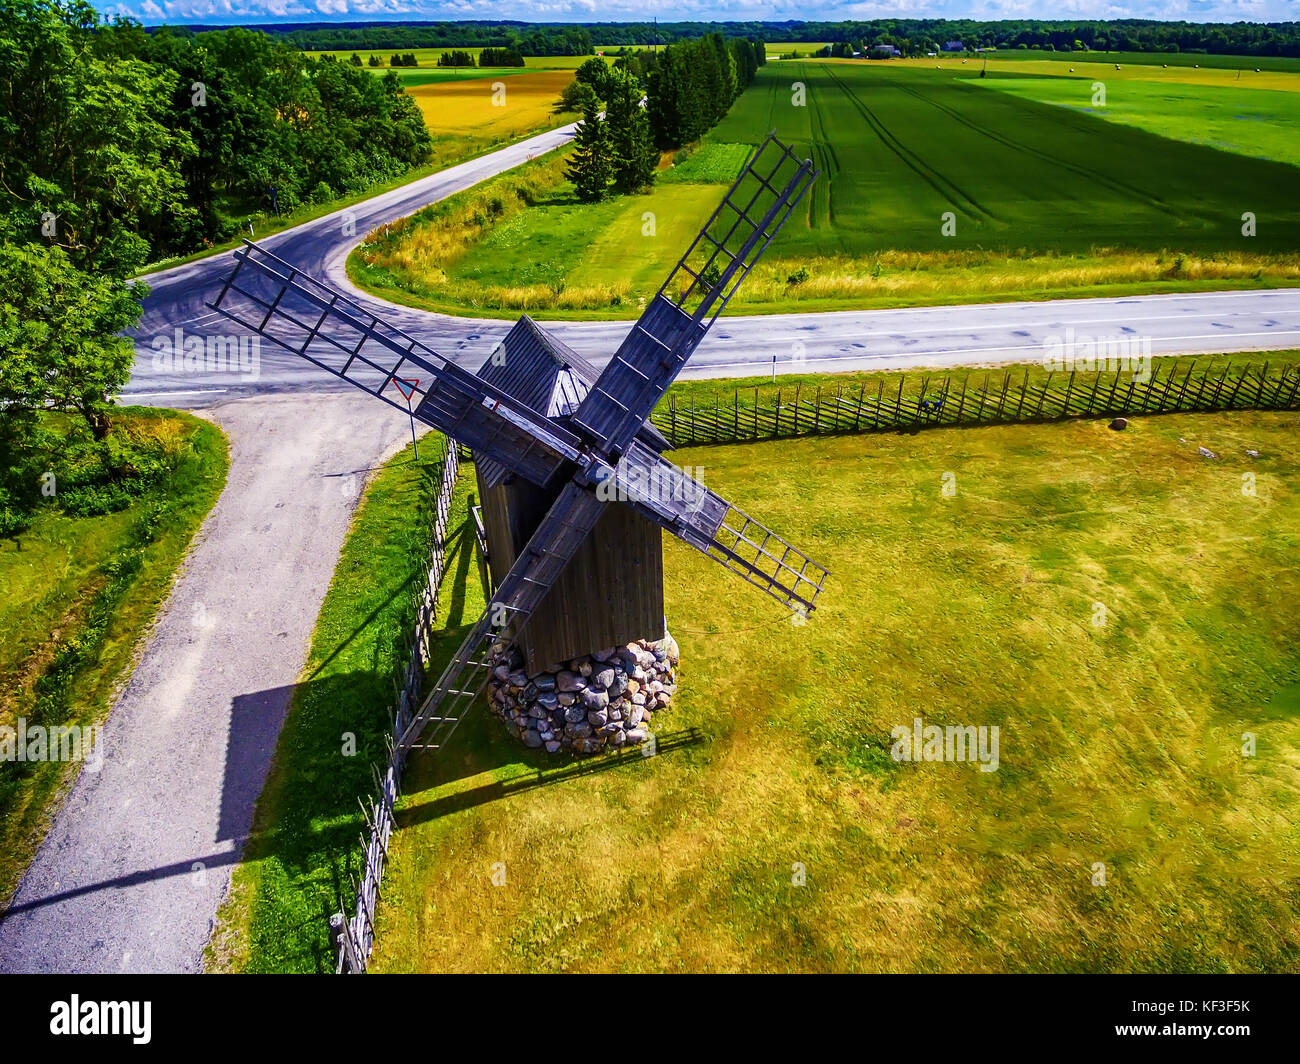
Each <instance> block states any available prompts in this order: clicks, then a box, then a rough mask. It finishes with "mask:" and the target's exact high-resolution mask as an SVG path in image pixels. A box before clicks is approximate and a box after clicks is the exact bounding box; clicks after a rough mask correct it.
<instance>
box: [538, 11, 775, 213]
mask: <svg viewBox="0 0 1300 1064" xmlns="http://www.w3.org/2000/svg"><path fill="white" fill-rule="evenodd" d="M766 61H767V56H766V50H765V49H764V46H763V44H762V42H760V41H748V40H728V39H727V38H725V37H723V35H722V34H720V33H710V34H708V35H707V36H705V37H701V38H699V39H698V40H692V41H682V42H679V43H677V44H671V45H669V46H667V47H666V48H664V49H662V50H658V51H649V50H645V49H642V50H639V51H633V50H625V51H624V53H623V54H621V55H620V56H619V57H618V58H617V59H615V61H614V63H613V64H612V65H610V64H607V63H606V62H605V61H604V60H602V59H589V60H587V62H585V63H583V64H582V66H581V67H579V68H578V71H577V75H576V77H575V79H574V81H573V83H572V84H571V85H570V86H569V87H568V88H566V90H565V93H564V95H563V96H562V98H561V106H563V107H564V108H565V109H566V110H580V111H582V121H581V122H580V123H579V124H578V129H577V133H576V134H575V136H574V150H573V155H572V157H571V159H570V163H569V168H568V176H569V180H570V181H572V182H573V186H574V189H575V191H576V192H577V196H578V198H579V199H580V200H582V201H584V202H592V201H594V200H598V199H601V198H602V197H604V196H605V195H607V194H608V193H610V192H615V193H619V194H623V195H626V194H628V193H632V192H638V191H640V190H642V189H644V188H645V187H646V186H648V185H649V184H651V182H653V180H654V174H655V169H656V166H657V165H658V161H659V153H660V152H661V151H666V150H669V149H671V148H679V147H681V146H682V145H684V144H689V143H690V142H691V141H694V140H698V139H699V138H700V137H701V136H703V134H704V133H706V132H707V131H708V130H709V129H711V128H712V127H713V126H714V125H716V124H717V122H718V120H719V119H721V118H722V116H723V115H725V114H726V113H727V111H728V110H729V109H730V108H731V105H732V103H733V102H734V101H735V99H736V97H737V96H739V95H740V94H741V93H742V92H743V91H744V90H745V89H746V88H747V87H748V86H749V84H750V83H751V82H752V81H753V80H754V75H755V74H756V73H757V72H758V68H759V66H761V65H762V64H763V63H765V62H766Z"/></svg>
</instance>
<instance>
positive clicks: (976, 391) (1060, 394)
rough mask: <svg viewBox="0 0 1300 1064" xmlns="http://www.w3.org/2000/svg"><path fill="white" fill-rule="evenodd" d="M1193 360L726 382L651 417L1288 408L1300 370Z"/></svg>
mask: <svg viewBox="0 0 1300 1064" xmlns="http://www.w3.org/2000/svg"><path fill="white" fill-rule="evenodd" d="M1195 369H1196V363H1195V361H1193V362H1192V363H1190V364H1188V365H1186V366H1185V367H1182V366H1179V365H1177V364H1171V365H1170V366H1169V367H1168V368H1167V369H1164V370H1163V376H1162V375H1161V374H1162V369H1161V367H1160V364H1159V362H1158V361H1157V362H1154V363H1153V364H1152V370H1151V376H1150V379H1149V380H1146V381H1138V380H1137V379H1136V377H1135V375H1132V374H1129V373H1113V374H1111V373H1088V374H1085V373H1080V372H1078V371H1076V372H1072V373H1069V374H1064V373H1055V374H1053V373H1049V374H1048V375H1047V377H1046V378H1044V379H1042V380H1037V381H1034V382H1032V383H1031V382H1030V380H1029V371H1028V370H1024V371H1022V372H1020V373H1017V372H1015V371H1009V370H1008V371H1003V372H1002V373H996V372H993V371H990V372H988V373H986V374H984V376H983V379H982V380H977V379H976V377H975V376H974V375H969V374H965V375H962V376H960V377H957V376H954V375H952V374H948V375H936V374H928V373H927V374H917V375H913V376H912V377H911V379H910V384H911V387H909V386H908V385H909V377H908V375H907V374H901V375H900V376H899V378H898V383H897V385H894V384H893V382H892V381H891V382H890V384H889V386H888V387H886V383H885V380H884V378H883V377H881V378H880V379H879V380H878V381H876V382H875V386H874V387H872V386H871V385H870V384H867V383H865V382H863V383H861V384H859V385H857V386H856V387H852V386H850V387H845V386H843V385H836V386H829V385H822V386H819V387H815V388H805V387H802V386H796V387H793V388H788V387H780V386H778V387H773V386H770V385H762V386H759V387H755V388H754V389H752V390H749V389H746V390H743V391H742V390H741V389H735V390H733V393H732V397H731V401H730V402H727V401H725V400H724V399H722V398H721V397H719V398H716V399H715V400H714V401H713V402H712V403H695V402H691V403H687V404H682V403H679V402H677V401H675V400H673V399H671V398H670V400H669V402H668V403H667V404H666V405H661V406H660V408H659V409H657V410H656V411H655V412H654V414H653V415H652V417H651V420H652V421H653V422H654V424H655V427H656V428H658V429H659V430H660V431H661V432H662V433H663V434H664V435H665V436H667V437H668V439H669V440H670V441H671V442H672V445H673V446H674V447H689V446H692V445H695V444H706V443H738V442H742V441H745V440H764V439H778V438H781V437H788V436H811V435H819V434H833V433H848V432H885V431H891V430H894V431H899V430H901V431H910V430H915V429H921V428H928V427H934V426H938V425H990V424H998V423H1009V422H1017V421H1059V420H1061V419H1063V418H1069V417H1124V416H1131V415H1136V414H1164V413H1175V412H1180V413H1188V412H1192V411H1197V410H1294V409H1297V405H1298V402H1300V368H1296V367H1293V366H1286V367H1283V368H1281V369H1278V370H1276V371H1274V372H1272V373H1270V372H1269V367H1268V363H1265V364H1264V366H1263V368H1262V369H1261V368H1255V367H1250V366H1245V367H1240V368H1238V369H1236V370H1233V369H1230V368H1229V369H1224V370H1223V371H1222V372H1221V373H1219V374H1218V375H1217V376H1214V375H1212V374H1211V373H1210V372H1208V371H1206V372H1203V373H1202V374H1201V375H1200V376H1196V375H1195V373H1194V371H1195Z"/></svg>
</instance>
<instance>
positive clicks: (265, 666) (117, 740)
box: [0, 394, 410, 972]
mask: <svg viewBox="0 0 1300 1064" xmlns="http://www.w3.org/2000/svg"><path fill="white" fill-rule="evenodd" d="M204 416H206V417H208V418H209V419H210V420H212V421H214V422H216V424H218V425H219V426H220V427H221V428H222V429H223V430H224V431H225V432H226V434H227V435H228V436H229V438H230V444H231V465H230V478H229V481H228V483H227V485H226V489H225V491H224V492H223V493H222V495H221V498H220V499H219V500H218V502H217V504H216V506H215V507H214V508H213V510H212V513H211V514H210V515H209V516H208V519H207V521H205V522H204V525H203V528H202V530H201V531H200V533H199V539H198V541H197V542H196V544H195V546H194V548H193V550H192V551H191V554H190V556H189V558H188V560H187V562H186V563H185V565H184V566H183V568H182V570H181V573H180V575H179V578H178V580H177V583H176V585H175V586H174V588H173V590H172V593H171V596H170V598H169V599H168V602H167V603H166V605H165V607H164V609H163V612H162V614H161V616H160V618H159V621H158V624H157V625H156V627H155V629H154V630H153V631H152V632H151V633H150V635H149V637H148V640H147V646H146V649H145V651H144V654H143V656H142V658H141V660H140V662H139V664H138V665H137V666H136V669H135V671H134V673H133V675H132V677H131V680H130V682H129V683H128V684H127V686H126V688H125V689H124V691H123V692H122V694H121V695H120V697H119V698H118V701H117V703H116V705H115V706H114V708H113V710H112V713H111V714H110V716H109V718H108V721H107V724H106V726H105V728H104V732H103V743H104V750H105V756H104V764H103V767H102V769H101V770H100V771H99V772H97V773H94V772H82V773H81V775H80V778H79V779H78V780H77V782H76V784H75V785H74V786H73V788H72V789H71V792H70V794H69V795H68V798H67V800H66V801H65V803H64V804H63V807H62V808H61V809H60V810H59V812H58V813H57V815H56V817H55V820H54V823H53V825H52V827H51V829H50V831H49V834H48V836H47V837H46V839H45V842H44V844H43V845H42V846H41V849H40V851H39V853H38V854H37V856H36V859H35V861H34V862H33V864H32V866H31V868H30V869H29V870H28V872H27V874H26V876H25V877H24V878H23V881H22V884H21V885H20V887H19V889H18V893H17V895H16V897H15V899H14V902H13V905H12V906H11V908H10V910H9V912H8V914H7V915H6V917H5V919H4V920H3V922H0V971H3V972H197V971H200V970H201V965H202V954H203V948H204V946H205V944H206V943H207V940H208V936H209V934H210V932H211V927H212V922H213V918H214V916H215V914H216V911H217V908H218V906H219V905H220V904H221V901H222V899H223V898H224V896H225V894H226V891H227V889H228V887H229V884H230V873H231V866H232V865H233V864H234V863H235V862H236V861H237V860H238V857H239V852H240V850H241V848H242V845H243V840H244V839H245V838H246V836H247V832H248V830H249V826H250V824H251V822H252V814H253V805H254V803H255V801H256V800H257V796H258V794H259V793H260V791H261V789H262V783H263V781H264V780H265V777H266V772H267V768H268V767H269V764H270V760H271V754H272V752H273V750H274V748H275V741H276V736H277V735H278V734H279V731H280V725H281V723H282V722H283V720H284V715H285V711H286V709H287V706H288V700H289V696H290V693H291V691H292V689H293V684H294V681H295V680H296V679H297V677H298V673H299V671H300V670H301V669H302V667H303V664H304V662H305V661H306V656H307V644H308V640H309V638H310V636H311V631H312V627H313V626H314V624H315V622H316V616H317V613H318V612H319V610H320V605H321V601H322V599H323V598H324V595H325V590H326V588H327V587H328V586H329V581H330V577H331V575H332V574H333V571H334V565H335V563H336V561H337V559H338V554H339V548H340V547H341V546H342V543H343V537H344V534H345V532H346V530H347V526H348V521H349V519H350V517H351V515H352V512H353V510H354V509H355V507H356V504H357V500H358V498H359V497H360V493H361V489H362V487H363V485H364V483H365V479H366V473H367V471H368V470H369V469H371V468H373V467H374V466H376V465H378V464H379V463H380V461H382V459H383V458H385V457H387V456H388V455H390V454H392V453H394V452H395V451H396V450H397V449H398V448H399V447H400V446H401V445H402V444H403V443H404V442H405V441H406V440H407V439H409V438H410V437H409V433H410V428H409V426H408V423H407V421H406V419H405V418H403V417H401V416H400V415H395V414H394V413H393V412H392V411H391V410H388V409H387V408H386V407H384V406H383V405H382V404H380V403H376V402H375V401H374V400H373V399H371V398H370V397H369V396H366V395H360V394H358V395H355V396H353V395H330V396H316V397H313V398H311V399H309V400H307V399H304V397H302V396H278V397H270V398H253V399H241V400H239V401H237V402H230V403H226V404H223V405H219V406H216V407H213V408H211V409H209V410H208V411H206V412H205V415H204Z"/></svg>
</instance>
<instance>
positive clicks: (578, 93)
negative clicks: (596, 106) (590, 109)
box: [556, 80, 600, 113]
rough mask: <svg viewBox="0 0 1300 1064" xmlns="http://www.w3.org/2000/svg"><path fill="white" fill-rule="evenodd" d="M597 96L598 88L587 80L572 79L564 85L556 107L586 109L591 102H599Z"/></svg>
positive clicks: (558, 108) (568, 109) (575, 109)
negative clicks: (593, 86) (594, 87)
mask: <svg viewBox="0 0 1300 1064" xmlns="http://www.w3.org/2000/svg"><path fill="white" fill-rule="evenodd" d="M599 102H600V101H599V99H598V98H597V96H596V90H595V89H593V88H592V87H591V86H590V85H588V84H587V83H586V82H585V81H577V80H574V81H571V82H569V83H568V84H567V85H565V86H564V89H563V91H562V92H561V93H560V102H559V104H558V106H557V108H556V110H559V111H572V112H574V113H576V112H578V111H585V110H586V109H587V105H588V104H590V103H599Z"/></svg>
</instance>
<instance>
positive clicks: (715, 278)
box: [573, 134, 817, 455]
mask: <svg viewBox="0 0 1300 1064" xmlns="http://www.w3.org/2000/svg"><path fill="white" fill-rule="evenodd" d="M816 176H817V172H816V171H815V170H814V169H813V164H812V162H811V160H807V159H805V160H802V161H800V160H799V159H797V158H796V157H795V155H794V153H793V152H792V151H791V150H790V148H789V147H787V146H786V145H784V144H782V143H781V142H780V141H779V140H777V139H776V136H775V135H774V134H771V135H769V136H768V138H767V139H766V140H765V141H763V143H762V144H760V145H759V146H758V148H757V149H756V150H755V152H754V154H753V156H752V157H751V158H750V160H749V163H748V165H746V167H745V169H744V170H742V171H741V174H740V176H739V177H738V178H736V182H735V184H733V185H732V186H731V188H730V189H729V190H728V192H727V194H726V196H724V197H723V200H722V202H721V203H720V204H718V208H717V210H715V211H714V212H713V216H712V217H711V218H710V219H709V221H708V222H707V223H706V224H705V226H704V228H703V229H701V230H700V232H699V233H698V234H697V235H696V237H695V240H694V241H693V242H692V243H691V246H690V247H689V248H688V249H687V251H686V254H685V255H683V256H682V258H681V259H680V260H679V261H678V263H677V265H676V266H675V267H674V268H673V271H672V272H671V273H670V274H669V275H668V279H667V280H666V281H665V282H664V283H663V286H662V287H661V288H660V289H659V292H658V294H657V295H656V296H655V297H654V299H652V300H651V301H650V304H649V306H647V307H646V310H645V313H644V314H642V315H641V318H640V319H639V320H638V321H637V322H636V324H635V325H633V326H632V331H631V332H630V333H628V335H627V337H626V338H625V339H624V340H623V343H622V344H621V345H619V348H618V351H616V352H615V354H614V357H613V359H612V360H611V361H610V363H609V365H608V366H606V367H605V370H604V372H603V373H602V374H601V375H600V377H599V378H598V379H597V381H596V383H595V384H594V385H593V386H592V389H591V391H590V392H589V393H588V394H587V397H586V398H585V399H584V400H583V402H582V404H581V405H580V406H579V407H578V410H577V412H576V413H575V414H574V416H573V423H574V424H575V425H577V426H579V427H580V428H582V429H585V430H586V431H587V432H588V433H589V434H590V435H591V436H592V437H594V439H595V440H596V443H597V445H598V447H599V448H600V449H601V450H602V451H604V452H605V453H606V454H609V455H618V454H621V453H622V452H623V450H624V448H626V447H627V445H628V444H629V443H630V442H631V440H632V438H633V437H634V436H635V435H636V433H637V431H638V430H639V429H640V427H641V425H642V424H643V423H644V421H645V419H646V418H647V417H649V416H650V412H651V411H652V410H653V409H654V406H655V404H656V403H657V402H658V401H659V398H660V397H661V396H662V395H663V394H664V392H666V391H667V390H668V386H669V385H670V384H672V382H673V380H674V379H676V377H677V374H678V373H680V372H681V370H682V367H683V366H684V365H685V364H686V360H687V359H688V358H690V357H691V354H692V353H693V352H694V351H695V348H696V346H697V345H698V344H699V342H700V341H701V340H702V339H703V338H704V334H705V333H706V332H708V330H709V326H711V325H712V324H713V321H714V319H715V318H716V317H717V316H718V314H719V313H721V311H722V309H723V308H724V307H725V306H726V305H727V303H728V302H729V301H730V299H731V297H732V295H734V294H735V291H736V288H737V287H738V286H739V285H740V283H741V281H743V280H744V279H745V277H746V276H747V275H748V274H749V271H750V270H751V269H752V268H753V266H754V263H755V262H757V261H758V257H759V256H760V255H761V254H762V253H763V251H764V250H765V249H766V248H767V245H768V244H770V243H771V241H772V238H773V237H774V236H776V233H777V231H778V230H779V229H780V228H781V226H782V225H783V224H784V223H785V220H786V219H787V218H788V217H789V216H790V212H791V211H793V210H794V208H795V205H796V204H798V202H799V200H800V199H801V198H802V197H803V194H804V192H806V191H807V189H808V186H809V185H811V184H812V181H813V179H814V178H815V177H816Z"/></svg>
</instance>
